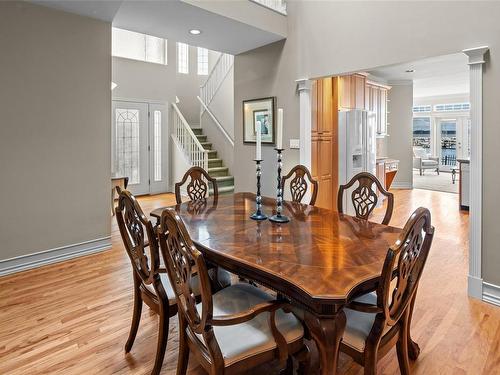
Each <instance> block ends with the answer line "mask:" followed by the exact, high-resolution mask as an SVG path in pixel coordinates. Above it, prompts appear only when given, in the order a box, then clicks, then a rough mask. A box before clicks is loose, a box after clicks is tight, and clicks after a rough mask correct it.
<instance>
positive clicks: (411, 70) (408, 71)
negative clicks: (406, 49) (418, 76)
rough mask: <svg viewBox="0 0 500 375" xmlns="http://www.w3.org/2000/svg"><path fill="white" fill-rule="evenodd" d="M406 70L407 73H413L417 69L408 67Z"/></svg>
mask: <svg viewBox="0 0 500 375" xmlns="http://www.w3.org/2000/svg"><path fill="white" fill-rule="evenodd" d="M405 72H406V73H413V72H415V69H406V70H405Z"/></svg>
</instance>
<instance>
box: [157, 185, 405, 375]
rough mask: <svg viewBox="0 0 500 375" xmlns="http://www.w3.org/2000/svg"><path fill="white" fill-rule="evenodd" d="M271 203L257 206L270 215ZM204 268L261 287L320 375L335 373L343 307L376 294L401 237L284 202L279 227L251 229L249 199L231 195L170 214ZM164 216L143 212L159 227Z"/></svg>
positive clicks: (387, 228) (373, 225) (361, 222)
mask: <svg viewBox="0 0 500 375" xmlns="http://www.w3.org/2000/svg"><path fill="white" fill-rule="evenodd" d="M274 202H275V201H274V200H273V199H269V198H264V199H263V208H264V211H265V212H266V213H267V214H268V215H270V214H271V213H272V211H273V209H274V204H275V203H274ZM172 208H174V209H175V210H176V211H177V212H178V214H179V216H180V217H181V218H182V219H183V221H184V223H185V224H186V227H187V229H188V231H189V233H190V235H191V237H192V239H193V241H194V243H195V245H196V246H197V247H198V248H199V250H200V251H201V252H202V253H203V255H204V257H205V258H206V260H207V261H208V262H210V263H214V264H216V265H219V266H221V267H223V268H225V269H227V270H228V271H230V272H233V273H235V274H237V275H239V276H241V277H243V278H246V279H249V280H253V281H255V282H257V283H259V284H262V285H264V286H266V287H268V288H270V289H272V290H274V291H276V292H278V293H279V294H281V295H282V296H285V297H286V298H288V299H289V300H290V301H291V303H292V304H293V305H295V306H297V307H298V308H301V309H302V310H303V311H304V323H305V325H306V326H307V328H308V331H309V333H310V335H311V336H312V339H313V340H314V341H315V342H316V344H317V347H318V352H319V360H320V367H321V374H322V375H327V374H328V375H331V374H335V373H336V369H337V359H338V349H339V343H340V340H341V338H342V335H343V332H344V328H345V324H346V318H345V314H344V312H343V308H344V306H345V305H346V304H347V303H349V302H350V301H352V300H353V299H354V298H356V297H357V296H359V295H360V294H363V293H366V292H367V291H372V290H374V289H375V288H376V286H377V282H378V280H379V277H380V275H381V271H382V266H383V263H384V260H385V257H386V254H387V250H388V248H389V247H390V246H391V245H393V244H394V243H395V242H396V240H397V239H398V236H399V234H400V233H401V229H399V228H395V227H391V226H387V225H381V224H376V223H373V222H370V221H366V220H361V219H357V218H355V217H352V216H348V215H343V214H339V213H338V212H335V211H332V210H327V209H323V208H318V207H313V206H309V205H304V204H298V203H291V202H285V205H284V210H283V214H285V215H287V216H289V217H290V222H288V223H285V224H276V223H272V222H270V221H269V220H265V221H254V220H252V219H250V215H251V214H252V213H253V212H254V211H255V195H254V194H252V193H237V194H233V195H222V196H219V198H218V200H216V201H214V200H213V199H210V198H209V199H207V200H205V201H201V202H200V201H198V202H185V203H182V204H178V205H176V206H172ZM163 209H164V208H159V209H156V210H154V211H153V212H151V216H153V217H155V218H156V219H159V218H160V217H161V213H162V211H163Z"/></svg>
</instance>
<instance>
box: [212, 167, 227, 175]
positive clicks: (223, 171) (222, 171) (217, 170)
mask: <svg viewBox="0 0 500 375" xmlns="http://www.w3.org/2000/svg"><path fill="white" fill-rule="evenodd" d="M208 174H209V175H210V176H212V177H219V176H227V175H228V174H229V169H228V167H214V168H208Z"/></svg>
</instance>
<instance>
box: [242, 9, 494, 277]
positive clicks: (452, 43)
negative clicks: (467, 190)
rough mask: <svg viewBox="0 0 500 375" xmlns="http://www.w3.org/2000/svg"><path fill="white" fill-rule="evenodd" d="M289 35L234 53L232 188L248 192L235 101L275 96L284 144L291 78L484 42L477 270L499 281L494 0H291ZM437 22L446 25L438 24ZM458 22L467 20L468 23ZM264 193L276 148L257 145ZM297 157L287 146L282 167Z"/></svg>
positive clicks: (245, 149) (295, 127)
mask: <svg viewBox="0 0 500 375" xmlns="http://www.w3.org/2000/svg"><path fill="white" fill-rule="evenodd" d="M287 5H288V17H287V19H288V37H287V40H286V41H285V42H277V43H274V44H272V45H269V46H265V47H262V48H259V49H256V50H253V51H249V52H247V53H243V54H241V55H238V56H236V58H235V78H234V80H235V136H236V142H235V144H236V148H235V160H234V163H235V165H238V169H237V170H236V171H235V180H236V189H237V190H239V191H242V190H247V191H254V189H255V188H254V185H255V181H254V176H253V174H252V173H251V172H250V171H252V170H253V169H254V166H253V161H252V153H253V148H251V147H249V146H245V145H242V134H241V131H240V130H239V129H240V128H241V126H242V120H241V115H240V113H241V100H242V99H251V98H259V97H263V96H268V95H277V97H278V106H280V107H283V108H284V110H285V130H284V131H285V134H284V138H285V139H284V144H285V145H287V144H288V140H289V139H290V138H298V136H299V110H298V108H299V100H298V94H297V91H296V85H295V80H296V79H301V78H315V77H321V76H332V75H338V74H339V73H344V72H353V71H366V70H371V69H372V68H375V67H378V66H385V65H392V64H398V63H402V62H405V61H415V60H419V59H422V58H426V57H432V56H440V55H446V54H450V53H457V52H459V51H462V50H463V49H466V48H472V47H478V46H482V45H487V46H489V47H490V52H489V55H488V58H487V63H486V65H485V67H484V68H485V70H484V76H483V77H484V86H483V124H484V132H483V155H485V156H486V157H484V158H483V168H484V169H483V199H484V202H485V204H484V205H483V210H482V213H483V218H482V219H483V225H484V229H483V275H484V279H485V281H487V282H491V283H493V284H497V285H500V272H499V270H500V252H499V251H497V250H498V243H499V242H500V234H499V233H498V231H497V230H496V227H497V225H496V222H497V221H498V212H499V211H500V201H499V200H498V198H497V197H498V186H499V185H500V175H499V174H498V173H497V169H498V168H497V165H496V164H498V162H497V160H498V159H499V158H500V151H499V150H498V140H499V139H500V127H499V126H498V125H497V123H498V119H499V118H500V106H499V105H498V97H499V96H500V95H499V94H500V87H499V85H498V82H500V64H499V63H498V59H499V58H500V23H499V22H498V14H500V3H498V2H481V1H470V2H466V1H464V2H453V3H450V2H448V1H434V2H422V1H404V2H387V1H376V2H369V1H357V2H337V1H332V2H325V1H291V2H288V3H287ZM443 25H446V27H444V26H443ZM464 25H467V26H466V27H465V26H464ZM263 156H264V158H265V159H266V160H265V162H264V170H263V173H264V181H263V192H264V194H267V195H273V194H274V191H273V182H274V177H275V174H274V173H275V172H273V171H274V170H275V166H274V164H275V163H274V157H273V156H274V155H273V152H272V151H271V150H268V149H267V148H266V149H264V150H263ZM298 161H299V152H298V150H297V151H296V150H289V149H287V150H286V151H285V163H284V167H285V170H288V169H289V168H290V167H291V166H293V165H294V164H296V163H297V162H298Z"/></svg>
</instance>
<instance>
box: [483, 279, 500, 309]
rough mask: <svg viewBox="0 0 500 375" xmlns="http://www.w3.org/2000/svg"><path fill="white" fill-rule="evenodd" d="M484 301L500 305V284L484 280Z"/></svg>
mask: <svg viewBox="0 0 500 375" xmlns="http://www.w3.org/2000/svg"><path fill="white" fill-rule="evenodd" d="M482 297H483V301H485V302H488V303H491V304H493V305H496V306H500V286H498V285H495V284H490V283H486V282H483V288H482Z"/></svg>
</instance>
